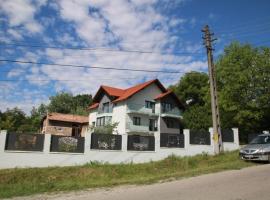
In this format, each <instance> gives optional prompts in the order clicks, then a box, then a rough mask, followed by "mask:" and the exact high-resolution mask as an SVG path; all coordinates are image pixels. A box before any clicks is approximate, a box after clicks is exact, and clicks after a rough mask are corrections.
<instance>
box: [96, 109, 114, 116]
mask: <svg viewBox="0 0 270 200" xmlns="http://www.w3.org/2000/svg"><path fill="white" fill-rule="evenodd" d="M112 111H113V108H112V107H103V108H99V109H98V113H97V115H98V117H106V116H112Z"/></svg>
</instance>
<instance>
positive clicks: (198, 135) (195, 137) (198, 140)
mask: <svg viewBox="0 0 270 200" xmlns="http://www.w3.org/2000/svg"><path fill="white" fill-rule="evenodd" d="M190 144H200V145H210V133H209V132H208V131H205V130H190Z"/></svg>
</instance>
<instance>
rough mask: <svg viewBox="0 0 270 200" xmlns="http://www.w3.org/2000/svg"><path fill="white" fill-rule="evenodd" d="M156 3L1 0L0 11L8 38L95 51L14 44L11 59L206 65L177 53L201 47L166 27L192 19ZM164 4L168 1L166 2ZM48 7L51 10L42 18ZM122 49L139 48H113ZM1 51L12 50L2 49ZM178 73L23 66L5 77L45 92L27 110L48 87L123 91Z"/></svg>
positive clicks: (183, 67)
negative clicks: (29, 37) (170, 12)
mask: <svg viewBox="0 0 270 200" xmlns="http://www.w3.org/2000/svg"><path fill="white" fill-rule="evenodd" d="M158 3H159V1H157V0H129V1H128V0H113V1H111V0H69V1H67V0H59V1H45V0H44V1H39V2H38V3H37V2H36V1H30V0H14V1H8V0H1V5H0V10H1V11H2V12H3V13H4V16H3V18H4V19H5V20H6V22H7V23H6V24H7V32H6V33H5V34H4V36H5V37H6V38H8V39H10V38H15V39H17V40H21V41H23V40H25V35H29V34H30V35H33V38H35V37H36V38H35V39H36V40H38V39H39V38H40V40H41V41H43V42H45V43H46V45H48V46H55V45H56V46H57V45H58V46H63V47H68V46H73V47H74V46H84V47H91V48H96V49H95V50H94V49H92V50H72V49H65V48H60V49H52V48H43V49H30V48H29V49H27V50H25V49H23V48H22V49H17V51H16V54H15V56H14V59H18V60H27V61H34V62H41V61H42V62H49V63H61V64H74V65H85V66H90V67H91V66H98V67H118V68H131V69H146V70H164V71H166V70H167V71H168V70H169V71H172V70H173V71H182V72H183V73H184V72H188V71H191V70H200V71H204V70H206V67H207V65H206V62H205V61H204V60H203V59H200V58H197V57H196V56H193V55H192V54H190V55H189V54H181V53H178V54H177V53H175V52H176V51H179V50H178V49H179V48H180V50H181V51H185V52H190V53H195V52H197V51H199V50H201V46H200V45H194V44H192V43H190V42H188V41H181V38H177V37H176V36H175V35H174V34H173V31H172V29H176V28H178V29H179V30H180V29H181V30H182V29H184V27H185V24H190V23H193V21H194V20H192V21H189V20H188V19H183V18H176V17H170V16H165V15H163V14H162V13H161V12H159V10H158V9H157V7H156V5H157V4H158ZM167 4H168V6H172V5H171V4H172V3H167ZM46 12H47V13H54V15H53V16H46ZM19 13H20V14H19ZM21 13H22V14H21ZM44 13H45V14H44ZM194 23H195V22H194ZM22 29H23V30H24V31H22ZM0 34H1V33H0ZM35 35H36V36H35ZM0 39H1V37H0ZM28 42H29V40H28ZM106 49H114V50H115V51H106ZM122 49H124V50H125V49H126V50H129V49H131V50H136V51H137V52H123V51H117V50H122ZM140 51H144V52H152V53H141V52H140ZM6 55H11V54H9V53H8V52H7V51H6ZM13 55H14V54H13ZM181 75H182V74H171V75H168V74H164V73H143V72H126V71H113V70H100V69H89V68H87V69H84V68H71V67H60V66H48V65H25V64H21V65H13V68H12V69H11V70H10V71H9V73H8V74H7V77H9V78H18V79H25V80H26V81H25V80H24V82H23V84H22V85H23V86H24V87H26V88H27V87H29V88H32V89H33V90H32V92H34V91H35V90H36V91H44V92H41V93H38V96H33V98H32V99H31V98H30V99H27V101H25V104H24V105H25V107H27V109H29V107H30V106H29V105H36V103H39V102H42V101H46V95H47V99H48V96H49V95H52V94H53V93H49V92H48V88H51V91H53V92H57V91H69V92H72V93H74V94H78V93H92V94H93V93H95V92H96V90H97V89H98V87H99V85H100V84H103V85H111V86H118V87H123V88H125V87H128V86H130V85H132V84H136V83H139V82H142V81H145V80H147V79H153V78H159V79H161V81H162V82H164V83H165V85H167V86H168V85H169V84H173V83H175V82H176V81H178V80H179V77H180V76H181ZM25 82H26V83H25ZM12 84H13V85H14V83H11V85H12ZM40 96H41V98H39V97H40ZM35 98H36V99H39V100H35ZM22 102H23V100H21V101H18V105H21V106H22V107H23V103H22ZM26 104H27V105H26ZM13 105H15V103H14V104H13V103H12V104H10V105H9V104H8V100H7V101H5V103H2V104H1V105H0V109H5V108H6V107H9V106H13ZM25 109H26V108H25ZM27 109H26V110H27Z"/></svg>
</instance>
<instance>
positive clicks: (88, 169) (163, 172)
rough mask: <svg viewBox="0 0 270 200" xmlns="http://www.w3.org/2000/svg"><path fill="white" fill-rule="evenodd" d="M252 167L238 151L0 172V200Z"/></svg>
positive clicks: (142, 182)
mask: <svg viewBox="0 0 270 200" xmlns="http://www.w3.org/2000/svg"><path fill="white" fill-rule="evenodd" d="M251 165H254V163H250V162H244V161H242V160H240V159H239V158H238V151H234V152H229V153H224V154H221V155H218V156H209V155H207V154H202V155H198V156H193V157H176V156H170V157H168V158H166V159H165V160H162V161H158V162H150V163H144V164H117V165H110V164H99V163H90V164H86V165H83V166H74V167H48V168H26V169H23V168H21V169H19V168H17V169H6V170H0V198H9V197H14V196H25V195H31V194H37V193H44V192H54V191H69V190H80V189H85V188H95V187H110V186H116V185H122V184H149V183H154V182H157V181H160V180H168V179H171V178H173V179H179V178H182V177H190V176H196V175H200V174H207V173H212V172H219V171H223V170H230V169H241V168H244V167H248V166H251Z"/></svg>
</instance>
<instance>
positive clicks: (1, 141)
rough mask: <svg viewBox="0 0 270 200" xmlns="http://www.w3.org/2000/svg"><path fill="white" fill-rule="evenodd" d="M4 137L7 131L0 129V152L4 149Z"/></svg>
mask: <svg viewBox="0 0 270 200" xmlns="http://www.w3.org/2000/svg"><path fill="white" fill-rule="evenodd" d="M6 137H7V131H6V130H1V131H0V153H4V151H5V146H6Z"/></svg>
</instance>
